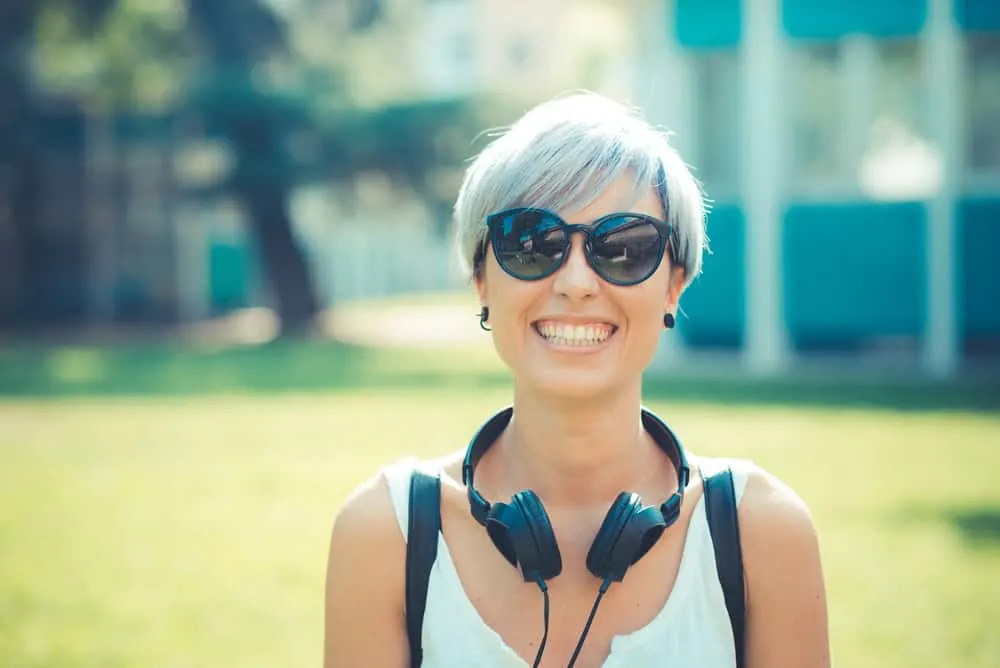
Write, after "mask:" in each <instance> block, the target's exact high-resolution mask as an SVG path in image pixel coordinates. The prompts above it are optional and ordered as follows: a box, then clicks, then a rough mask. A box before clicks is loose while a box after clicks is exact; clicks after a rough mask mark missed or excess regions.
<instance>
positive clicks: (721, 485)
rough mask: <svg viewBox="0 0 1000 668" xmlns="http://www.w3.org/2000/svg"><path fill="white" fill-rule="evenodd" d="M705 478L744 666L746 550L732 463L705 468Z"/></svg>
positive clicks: (720, 570)
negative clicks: (737, 507) (744, 561)
mask: <svg viewBox="0 0 1000 668" xmlns="http://www.w3.org/2000/svg"><path fill="white" fill-rule="evenodd" d="M702 480H703V481H704V487H705V514H706V515H707V517H708V529H709V532H710V533H711V534H712V543H713V545H714V546H715V567H716V570H717V571H718V573H719V583H720V584H721V585H722V593H723V595H724V596H725V599H726V610H727V611H728V612H729V623H730V625H731V626H732V628H733V641H734V643H735V648H736V666H737V668H743V665H744V647H745V639H744V628H745V624H746V595H745V591H744V588H743V551H742V548H741V546H740V524H739V518H738V515H737V512H736V487H735V486H734V484H733V470H732V469H731V468H730V467H729V466H728V465H724V466H721V467H719V468H718V470H716V471H714V472H712V473H710V474H709V475H706V471H705V470H702Z"/></svg>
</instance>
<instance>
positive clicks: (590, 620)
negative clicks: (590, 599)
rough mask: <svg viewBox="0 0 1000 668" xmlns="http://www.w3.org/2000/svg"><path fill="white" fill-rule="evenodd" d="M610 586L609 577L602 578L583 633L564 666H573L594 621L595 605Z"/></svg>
mask: <svg viewBox="0 0 1000 668" xmlns="http://www.w3.org/2000/svg"><path fill="white" fill-rule="evenodd" d="M610 586H611V578H604V581H603V582H602V583H601V588H600V589H599V590H598V592H597V598H596V599H595V600H594V607H593V608H591V609H590V616H589V617H587V624H586V625H585V626H584V627H583V633H581V634H580V640H579V641H577V643H576V649H575V650H573V656H571V657H570V659H569V663H568V664H566V668H573V664H575V663H576V658H577V657H578V656H579V655H580V650H581V649H583V641H584V640H586V638H587V634H588V633H590V625H591V624H593V623H594V616H595V615H596V614H597V606H598V605H600V604H601V599H602V598H604V594H605V593H606V592H607V591H608V587H610Z"/></svg>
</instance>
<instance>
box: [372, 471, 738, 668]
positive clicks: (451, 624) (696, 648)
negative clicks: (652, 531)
mask: <svg viewBox="0 0 1000 668" xmlns="http://www.w3.org/2000/svg"><path fill="white" fill-rule="evenodd" d="M730 464H731V466H732V468H733V480H734V482H735V487H736V500H737V503H738V502H739V500H740V499H741V498H742V496H743V490H744V488H745V487H746V481H747V473H748V472H749V469H750V467H752V466H753V465H752V464H751V463H750V462H746V461H740V460H731V461H730ZM416 466H418V462H417V461H416V460H414V459H405V460H401V461H399V462H396V463H395V464H393V465H391V466H389V467H387V468H385V469H383V475H384V476H385V478H386V481H387V482H388V484H389V490H390V493H391V495H392V504H393V506H394V507H395V509H396V517H397V519H398V520H399V527H400V530H401V531H402V532H403V538H404V540H405V539H406V534H407V527H408V512H409V498H410V497H409V489H410V473H411V472H412V471H413V469H414V467H416ZM422 637H423V650H424V663H423V665H424V667H425V668H458V667H463V668H464V667H467V666H476V667H477V668H480V667H481V668H528V667H529V666H530V664H528V663H526V662H525V661H524V660H523V659H521V657H519V656H518V655H517V654H516V653H515V652H514V650H512V649H511V648H510V647H508V646H507V645H506V644H505V643H504V641H503V640H502V639H501V638H500V636H499V635H498V634H497V633H496V632H495V631H494V630H493V629H491V628H490V627H489V626H487V625H486V623H485V622H484V621H483V620H482V618H481V617H480V616H479V612H478V611H477V610H476V608H475V607H474V606H473V605H472V602H471V601H470V600H469V598H468V597H467V596H466V594H465V590H463V589H462V584H461V582H460V581H459V579H458V573H457V571H456V570H455V565H454V563H453V562H452V560H451V553H450V552H449V551H448V544H447V543H446V542H445V539H444V535H443V534H439V535H438V551H437V559H436V561H435V562H434V565H433V566H432V568H431V575H430V582H429V584H428V590H427V608H426V610H425V612H424V627H423V636H422ZM735 665H736V655H735V651H734V648H733V633H732V627H731V626H730V623H729V614H728V612H727V611H726V602H725V599H724V597H723V594H722V586H721V585H720V584H719V579H718V573H717V571H716V567H715V552H714V548H713V545H712V536H711V533H710V532H709V530H708V522H707V519H706V515H705V504H704V496H702V497H701V498H699V500H698V503H697V505H696V506H695V508H694V512H693V514H692V516H691V524H690V526H689V528H688V533H687V536H686V538H685V542H684V551H683V554H682V556H681V563H680V567H679V569H678V572H677V581H676V583H675V584H674V588H673V590H672V591H671V593H670V596H669V598H668V599H667V602H666V603H665V604H664V606H663V608H662V609H661V610H660V612H659V613H657V615H656V617H654V618H653V620H652V621H650V622H649V624H647V625H646V626H644V627H642V628H640V629H638V630H636V631H633V632H632V633H629V634H627V635H622V636H616V637H615V638H614V639H613V640H612V642H611V652H610V654H609V655H608V658H607V660H606V661H605V662H604V668H626V667H628V668H634V667H635V666H698V667H699V668H734V666H735Z"/></svg>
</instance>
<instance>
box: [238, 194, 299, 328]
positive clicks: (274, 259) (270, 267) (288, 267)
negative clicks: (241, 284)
mask: <svg viewBox="0 0 1000 668" xmlns="http://www.w3.org/2000/svg"><path fill="white" fill-rule="evenodd" d="M239 198H240V201H241V202H242V204H243V207H244V211H245V215H246V218H247V223H248V224H249V226H250V229H251V230H252V231H253V234H254V236H255V238H256V240H257V248H258V253H259V258H260V262H261V266H262V267H263V269H264V271H265V273H266V274H267V276H268V277H269V279H270V285H271V289H272V290H273V296H274V300H275V303H276V308H277V311H278V317H279V318H280V319H281V334H282V336H289V335H298V334H306V333H308V332H309V330H310V328H311V327H312V325H313V323H314V319H315V316H316V314H317V313H318V311H319V300H318V299H317V296H316V290H315V288H314V286H313V282H312V276H311V274H310V271H309V267H308V265H307V263H306V259H305V253H304V252H303V250H302V248H301V247H300V246H299V244H298V242H297V240H296V239H295V235H294V233H293V231H292V220H291V216H290V215H289V211H288V209H289V193H288V189H287V188H286V187H283V186H282V185H281V184H264V183H259V184H256V185H253V184H250V183H247V184H245V185H243V186H240V187H239Z"/></svg>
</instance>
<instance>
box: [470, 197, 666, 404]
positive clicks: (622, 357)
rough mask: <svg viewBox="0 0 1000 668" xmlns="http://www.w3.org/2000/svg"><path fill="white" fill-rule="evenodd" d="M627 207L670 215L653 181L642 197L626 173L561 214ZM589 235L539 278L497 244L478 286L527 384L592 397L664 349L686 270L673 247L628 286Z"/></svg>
mask: <svg viewBox="0 0 1000 668" xmlns="http://www.w3.org/2000/svg"><path fill="white" fill-rule="evenodd" d="M620 211H631V212H634V213H643V214H647V215H650V216H655V217H657V218H659V219H661V220H662V219H664V218H665V216H664V211H663V207H662V205H661V204H660V200H659V197H658V196H657V194H656V192H655V191H654V190H653V189H652V188H650V189H649V190H648V191H647V192H646V193H645V194H644V195H642V196H641V197H640V198H639V199H638V200H636V199H635V198H634V196H633V190H632V183H631V182H629V181H628V180H627V179H624V178H623V179H619V180H618V181H616V182H614V183H612V184H611V186H610V187H609V188H608V189H607V190H606V191H605V192H604V193H602V194H601V196H600V197H598V198H596V199H595V200H594V201H593V202H592V203H591V204H589V205H588V206H586V207H584V208H583V209H580V210H578V211H558V212H557V213H558V214H559V215H560V216H562V218H563V219H564V220H565V221H566V222H567V223H570V224H574V223H576V224H587V223H590V222H592V221H594V220H595V219H597V218H599V217H601V216H603V215H605V214H608V213H613V212H620ZM583 242H584V237H583V235H582V234H574V235H573V238H572V246H571V249H570V252H569V257H568V258H567V259H566V263H565V264H564V265H563V266H562V268H560V269H559V271H557V272H556V273H555V274H553V275H551V276H549V277H547V278H544V279H542V280H538V281H521V280H518V279H516V278H513V277H511V276H510V275H508V274H507V273H506V272H504V271H503V269H501V268H500V266H499V265H498V264H497V262H496V258H495V256H494V254H493V252H492V250H489V251H488V252H487V253H486V258H485V263H484V267H483V270H482V272H481V275H480V277H479V278H478V279H477V280H476V290H477V292H478V293H479V299H480V303H481V304H484V305H486V306H489V309H490V320H489V322H490V326H491V327H492V329H493V343H494V346H495V347H496V350H497V353H498V354H499V355H500V357H501V359H503V360H504V362H505V363H506V364H507V365H508V366H509V367H510V368H511V370H512V371H513V373H514V377H515V381H516V383H517V384H518V385H520V386H522V387H526V388H527V387H531V388H533V389H534V390H535V391H538V392H542V393H546V394H553V395H561V396H566V397H586V396H593V395H598V394H601V393H604V392H607V391H611V390H614V389H616V388H621V387H627V386H629V385H631V384H634V383H636V382H639V380H640V378H641V375H642V372H643V370H644V369H645V368H646V367H647V366H648V365H649V363H650V361H651V360H652V357H653V355H654V353H655V352H656V347H657V344H658V341H659V336H660V333H661V332H662V331H663V314H664V313H666V312H667V311H670V312H675V311H676V307H677V301H678V299H679V298H680V293H681V291H682V289H683V283H684V280H683V279H684V277H683V270H682V269H681V268H679V267H678V268H676V269H672V268H671V267H670V261H669V253H664V258H663V261H662V262H661V263H660V266H659V267H658V268H657V270H656V272H655V273H654V274H653V275H652V276H650V277H649V278H648V279H647V280H645V281H644V282H642V283H640V284H638V285H633V286H627V287H624V286H617V285H613V284H610V283H607V282H605V281H604V280H602V279H601V278H600V277H599V276H597V275H596V274H595V273H594V271H593V270H592V269H591V268H590V265H589V264H587V259H586V257H585V256H584V250H583ZM570 328H572V329H570ZM581 335H582V337H581Z"/></svg>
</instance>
